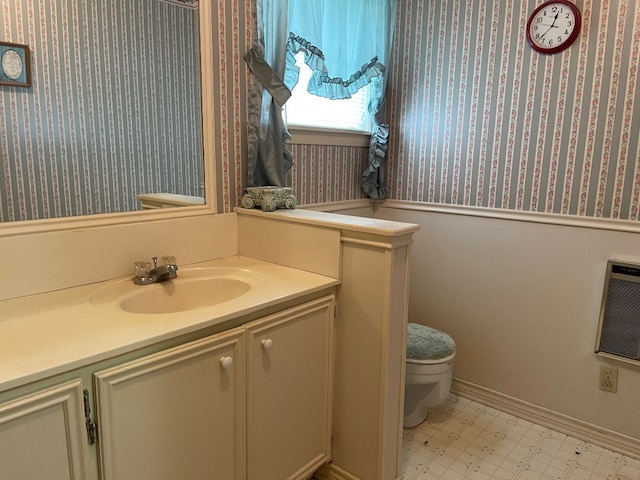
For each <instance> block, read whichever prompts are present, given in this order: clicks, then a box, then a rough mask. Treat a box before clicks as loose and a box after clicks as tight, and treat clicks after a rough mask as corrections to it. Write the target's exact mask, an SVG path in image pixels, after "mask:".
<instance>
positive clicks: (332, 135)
mask: <svg viewBox="0 0 640 480" xmlns="http://www.w3.org/2000/svg"><path fill="white" fill-rule="evenodd" d="M289 133H290V134H291V141H290V143H292V144H296V145H336V146H342V147H368V146H369V141H370V138H371V134H370V133H368V132H356V131H347V130H335V129H330V128H317V127H316V128H309V127H300V126H292V125H290V126H289Z"/></svg>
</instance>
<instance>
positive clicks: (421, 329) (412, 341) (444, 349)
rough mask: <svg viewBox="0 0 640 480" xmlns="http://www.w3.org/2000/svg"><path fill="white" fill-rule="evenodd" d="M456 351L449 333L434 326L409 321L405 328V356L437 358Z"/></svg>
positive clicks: (427, 358)
mask: <svg viewBox="0 0 640 480" xmlns="http://www.w3.org/2000/svg"><path fill="white" fill-rule="evenodd" d="M455 351H456V344H455V342H454V341H453V338H451V337H450V336H449V335H447V334H446V333H444V332H441V331H440V330H436V329H435V328H431V327H427V326H425V325H418V324H417V323H410V324H409V327H408V329H407V358H410V359H412V360H439V359H441V358H445V357H448V356H449V355H452V354H453V353H455Z"/></svg>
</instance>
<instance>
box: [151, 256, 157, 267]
mask: <svg viewBox="0 0 640 480" xmlns="http://www.w3.org/2000/svg"><path fill="white" fill-rule="evenodd" d="M151 260H153V268H156V267H157V266H158V257H151Z"/></svg>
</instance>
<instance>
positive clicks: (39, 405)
mask: <svg viewBox="0 0 640 480" xmlns="http://www.w3.org/2000/svg"><path fill="white" fill-rule="evenodd" d="M82 398H83V397H82V384H81V382H80V380H75V381H73V382H69V383H66V384H64V385H60V386H58V387H54V388H49V389H46V390H43V391H41V392H38V393H35V394H33V395H29V396H25V397H22V398H19V399H17V400H14V401H11V402H8V403H4V404H1V405H0V478H2V479H5V478H6V479H7V480H9V479H10V480H41V479H42V480H44V479H46V480H82V479H85V478H87V469H86V443H85V442H86V433H85V427H84V406H83V399H82Z"/></svg>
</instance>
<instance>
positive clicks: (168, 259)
mask: <svg viewBox="0 0 640 480" xmlns="http://www.w3.org/2000/svg"><path fill="white" fill-rule="evenodd" d="M160 265H161V266H162V265H176V257H174V256H173V255H165V256H164V257H161V258H160Z"/></svg>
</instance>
